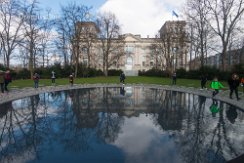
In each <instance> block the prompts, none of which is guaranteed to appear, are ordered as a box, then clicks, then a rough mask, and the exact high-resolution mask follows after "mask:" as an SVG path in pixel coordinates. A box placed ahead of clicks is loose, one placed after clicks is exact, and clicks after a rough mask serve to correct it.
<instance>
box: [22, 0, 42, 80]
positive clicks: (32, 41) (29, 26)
mask: <svg viewBox="0 0 244 163" xmlns="http://www.w3.org/2000/svg"><path fill="white" fill-rule="evenodd" d="M22 11H23V18H24V34H25V40H24V42H23V44H22V45H23V46H24V47H25V48H26V49H27V50H28V52H29V71H30V73H31V74H30V76H31V78H32V77H33V73H34V69H35V68H36V59H37V58H36V54H37V47H38V41H39V40H38V39H39V32H40V30H41V28H40V23H41V18H40V8H39V7H38V2H37V0H33V1H32V2H30V3H29V2H26V3H25V4H24V7H23V10H22Z"/></svg>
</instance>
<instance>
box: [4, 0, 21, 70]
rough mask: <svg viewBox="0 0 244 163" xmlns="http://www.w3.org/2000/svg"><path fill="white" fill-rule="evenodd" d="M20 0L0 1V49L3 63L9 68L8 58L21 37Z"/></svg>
mask: <svg viewBox="0 0 244 163" xmlns="http://www.w3.org/2000/svg"><path fill="white" fill-rule="evenodd" d="M20 7H21V6H20V2H19V1H18V0H11V1H8V2H6V3H0V15H1V16H0V30H1V31H0V39H1V50H2V54H3V56H4V65H5V66H6V67H7V68H9V66H10V58H11V56H12V54H13V52H14V50H15V48H16V47H17V46H18V45H19V43H20V41H21V40H22V39H23V36H22V32H21V27H22V26H23V17H22V15H21V12H19V10H20Z"/></svg>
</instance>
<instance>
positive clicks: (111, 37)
mask: <svg viewBox="0 0 244 163" xmlns="http://www.w3.org/2000/svg"><path fill="white" fill-rule="evenodd" d="M97 22H98V26H99V28H100V40H101V44H100V45H101V49H102V61H103V72H104V74H105V76H107V75H108V69H109V68H110V67H111V66H112V65H113V64H114V63H115V62H117V61H118V60H119V59H120V58H121V57H122V56H124V55H125V52H124V44H125V41H124V37H123V36H122V35H121V33H120V32H121V31H120V26H119V23H118V20H117V18H116V17H115V15H114V14H112V13H102V14H101V15H99V18H98V21H97Z"/></svg>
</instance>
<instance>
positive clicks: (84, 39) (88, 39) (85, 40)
mask: <svg viewBox="0 0 244 163" xmlns="http://www.w3.org/2000/svg"><path fill="white" fill-rule="evenodd" d="M79 26H80V28H82V29H81V35H80V38H81V48H82V51H83V52H84V53H85V54H86V55H87V56H86V57H87V60H88V63H87V65H88V67H91V60H92V59H93V63H96V61H95V60H94V57H95V54H94V53H93V52H92V50H93V49H94V47H95V43H96V42H97V34H98V33H99V31H100V30H99V29H98V27H97V26H96V24H95V23H94V22H81V23H80V24H79ZM93 66H96V65H93Z"/></svg>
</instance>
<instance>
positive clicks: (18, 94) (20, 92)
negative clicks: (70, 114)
mask: <svg viewBox="0 0 244 163" xmlns="http://www.w3.org/2000/svg"><path fill="white" fill-rule="evenodd" d="M121 86H122V85H120V84H74V85H73V86H70V85H58V86H41V87H39V88H37V89H35V88H31V87H27V88H22V89H18V88H11V89H10V91H9V92H5V93H3V94H0V104H2V103H5V102H9V101H13V100H17V99H21V98H24V97H28V96H32V95H36V94H40V93H44V92H55V91H62V90H71V89H80V88H96V87H121ZM132 86H133V87H147V88H158V89H164V90H172V91H178V92H186V93H191V94H196V95H200V96H205V97H208V98H211V97H212V90H200V89H199V88H193V87H182V86H171V85H152V84H126V85H125V86H124V87H132ZM229 93H230V91H229V90H225V91H220V93H219V94H218V95H216V97H215V99H216V100H219V101H224V102H226V103H229V104H231V105H234V106H237V107H239V108H241V109H242V110H244V93H243V92H239V97H240V98H241V99H240V100H239V101H237V100H236V97H235V94H234V93H233V99H230V98H229Z"/></svg>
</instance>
